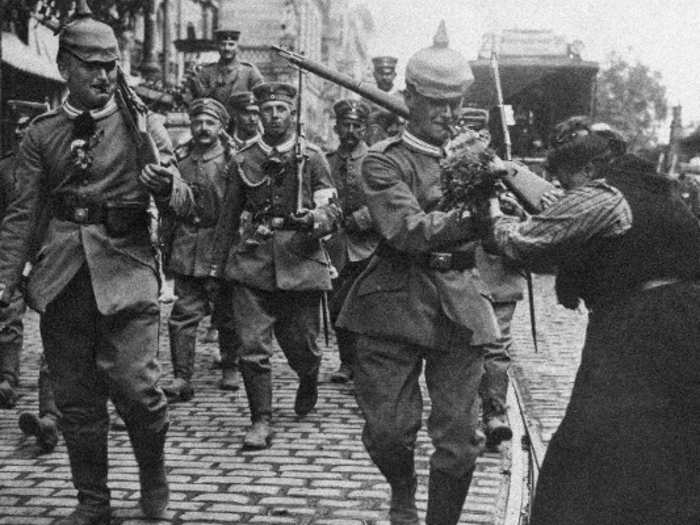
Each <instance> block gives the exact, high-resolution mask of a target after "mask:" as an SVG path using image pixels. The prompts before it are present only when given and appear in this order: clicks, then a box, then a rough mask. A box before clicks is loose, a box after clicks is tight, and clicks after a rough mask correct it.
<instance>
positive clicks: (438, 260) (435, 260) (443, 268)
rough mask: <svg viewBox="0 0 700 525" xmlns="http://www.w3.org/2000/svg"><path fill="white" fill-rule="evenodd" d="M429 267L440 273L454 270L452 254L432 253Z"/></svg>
mask: <svg viewBox="0 0 700 525" xmlns="http://www.w3.org/2000/svg"><path fill="white" fill-rule="evenodd" d="M428 266H430V268H432V269H434V270H437V271H439V272H447V271H449V270H451V269H452V254H451V253H445V252H432V253H431V254H430V258H429V259H428Z"/></svg>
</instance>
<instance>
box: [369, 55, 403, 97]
mask: <svg viewBox="0 0 700 525" xmlns="http://www.w3.org/2000/svg"><path fill="white" fill-rule="evenodd" d="M397 63H398V59H397V58H395V57H390V56H379V57H374V58H373V59H372V64H374V71H373V72H372V76H373V77H374V81H375V82H376V83H377V87H378V88H379V89H381V90H382V91H386V92H387V93H393V90H394V80H396V64H397Z"/></svg>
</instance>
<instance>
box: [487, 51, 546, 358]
mask: <svg viewBox="0 0 700 525" xmlns="http://www.w3.org/2000/svg"><path fill="white" fill-rule="evenodd" d="M491 73H492V76H493V83H494V84H495V86H496V104H497V106H498V112H499V115H500V117H501V131H502V133H503V149H504V153H503V155H504V157H505V159H504V160H505V161H507V162H510V161H512V160H513V159H512V158H511V141H510V130H509V129H508V122H507V121H506V116H507V115H506V106H505V104H504V103H503V89H502V87H501V74H500V71H499V69H498V57H497V56H496V52H495V51H494V52H493V53H491ZM515 173H516V174H517V173H518V172H517V171H516V172H515ZM521 173H529V174H530V175H532V173H530V171H527V170H526V171H521ZM514 177H515V175H510V176H509V175H508V173H506V174H505V175H503V176H502V177H501V180H502V181H503V183H504V184H505V185H506V186H507V187H508V189H509V190H510V191H512V192H513V193H514V194H515V196H516V197H517V198H518V201H520V202H522V203H524V205H525V206H526V208H527V207H529V208H530V209H529V210H527V211H528V212H530V213H532V210H533V209H535V210H536V211H541V206H540V199H541V197H542V193H544V192H545V191H549V190H543V191H541V193H539V194H538V192H537V191H535V192H534V193H535V195H533V192H532V190H533V188H532V186H531V185H529V184H525V185H521V184H520V182H521V181H517V184H515V183H514V182H515V181H514ZM535 179H539V180H540V181H542V182H544V183H545V184H546V186H549V189H553V188H554V186H553V185H552V184H550V183H549V182H547V181H545V180H544V179H542V178H541V177H538V176H537V175H534V179H532V181H531V183H532V184H537V185H538V188H539V189H542V188H544V187H546V186H544V185H542V184H540V183H539V182H538V181H536V180H535ZM524 193H526V194H527V195H523V194H524ZM525 281H526V282H527V295H528V302H529V306H530V326H531V328H532V343H533V345H534V347H535V353H536V352H537V318H536V316H535V297H534V295H533V291H534V286H533V284H532V272H530V271H528V270H526V271H525Z"/></svg>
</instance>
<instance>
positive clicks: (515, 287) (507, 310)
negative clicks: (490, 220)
mask: <svg viewBox="0 0 700 525" xmlns="http://www.w3.org/2000/svg"><path fill="white" fill-rule="evenodd" d="M488 122H489V113H488V111H486V110H483V109H478V108H464V109H462V111H461V112H460V116H459V123H458V127H460V128H465V129H470V130H472V131H474V132H476V133H478V134H479V136H480V138H481V141H482V143H483V145H484V147H487V146H488V144H489V142H490V140H491V135H490V133H489V131H488ZM476 269H477V270H478V272H479V275H480V276H481V278H482V279H483V280H484V282H485V283H486V285H487V287H488V289H489V292H490V293H491V299H493V311H494V314H495V315H496V320H497V321H498V328H499V330H500V332H501V336H500V337H499V338H498V339H497V340H496V341H494V342H492V343H489V344H487V345H484V350H486V354H485V355H484V375H483V377H482V378H481V387H480V389H479V390H480V393H481V407H482V413H481V419H482V420H483V422H484V430H485V432H486V444H487V446H489V447H491V448H493V447H497V446H498V445H500V444H501V442H502V441H506V440H509V439H511V438H512V437H513V431H512V430H511V428H510V425H509V424H508V421H507V418H506V395H507V393H508V383H509V380H508V369H509V368H510V363H511V358H510V350H511V347H512V346H513V336H512V334H511V322H512V320H513V315H514V314H515V308H516V306H517V304H518V301H520V300H522V298H523V285H524V282H525V279H524V277H523V271H522V268H521V267H520V266H519V265H518V264H515V263H513V262H512V261H509V260H508V259H506V258H505V257H502V256H499V255H495V254H492V253H488V252H486V251H484V249H483V247H482V246H481V244H479V245H478V247H477V249H476Z"/></svg>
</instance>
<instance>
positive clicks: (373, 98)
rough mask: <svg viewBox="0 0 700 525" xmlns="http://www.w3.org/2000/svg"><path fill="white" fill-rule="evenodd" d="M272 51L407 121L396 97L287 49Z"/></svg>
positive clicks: (405, 112)
mask: <svg viewBox="0 0 700 525" xmlns="http://www.w3.org/2000/svg"><path fill="white" fill-rule="evenodd" d="M272 49H274V50H275V51H277V52H278V53H279V55H280V56H281V57H282V58H284V59H286V60H288V61H289V62H291V63H292V64H294V65H296V66H297V67H300V68H301V69H304V70H306V71H309V72H311V73H314V74H315V75H317V76H319V77H321V78H323V79H325V80H329V81H330V82H333V83H334V84H337V85H339V86H342V87H344V88H347V89H349V90H350V91H352V92H353V93H357V94H358V95H360V96H362V97H364V98H366V99H367V100H369V101H370V102H374V103H375V104H377V105H378V106H381V107H383V108H384V109H386V110H387V111H391V112H392V113H395V114H397V115H398V116H400V117H403V118H405V119H408V117H409V111H408V108H407V107H406V104H404V102H403V101H402V100H401V99H399V98H398V97H395V96H394V95H390V94H388V93H386V92H385V91H382V90H381V89H379V88H378V87H376V86H373V85H371V84H368V83H366V82H363V81H362V80H355V79H354V78H352V77H351V76H349V75H346V74H344V73H339V72H338V71H335V70H333V69H331V68H329V67H328V66H325V65H323V64H321V63H319V62H316V61H314V60H310V59H308V58H305V57H303V56H301V55H298V54H296V53H293V52H291V51H289V50H287V49H283V48H281V47H279V46H272Z"/></svg>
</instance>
